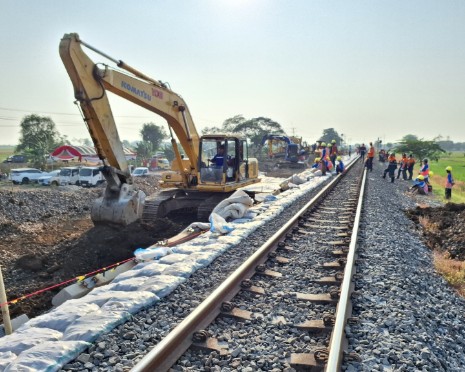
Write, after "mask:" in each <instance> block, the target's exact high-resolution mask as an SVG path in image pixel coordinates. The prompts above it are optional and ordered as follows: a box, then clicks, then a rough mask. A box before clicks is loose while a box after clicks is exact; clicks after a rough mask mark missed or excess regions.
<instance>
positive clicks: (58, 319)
mask: <svg viewBox="0 0 465 372" xmlns="http://www.w3.org/2000/svg"><path fill="white" fill-rule="evenodd" d="M98 309H99V307H98V306H97V305H95V304H86V303H83V304H81V305H79V307H77V306H76V305H73V304H72V305H69V304H68V302H65V303H64V304H62V305H61V306H59V307H57V308H55V309H52V310H51V311H50V312H48V313H46V314H42V315H40V316H37V317H35V318H33V319H31V320H29V321H28V322H27V323H26V324H24V325H23V326H22V327H21V328H20V329H22V328H31V327H39V328H49V329H54V330H55V331H59V332H64V331H65V329H66V328H67V327H68V326H69V325H70V324H71V323H73V322H74V321H75V320H77V319H79V318H80V317H81V316H84V315H86V314H89V313H93V312H95V311H97V310H98Z"/></svg>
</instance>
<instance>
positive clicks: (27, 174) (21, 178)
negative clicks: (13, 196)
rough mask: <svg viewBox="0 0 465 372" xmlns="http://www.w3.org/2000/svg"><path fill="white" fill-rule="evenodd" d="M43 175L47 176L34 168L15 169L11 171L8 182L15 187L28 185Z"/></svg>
mask: <svg viewBox="0 0 465 372" xmlns="http://www.w3.org/2000/svg"><path fill="white" fill-rule="evenodd" d="M44 175H47V173H46V172H42V171H41V170H39V169H36V168H17V169H12V170H11V172H10V180H11V181H13V183H14V184H15V185H17V184H28V183H29V182H37V181H38V180H39V178H40V177H42V176H44Z"/></svg>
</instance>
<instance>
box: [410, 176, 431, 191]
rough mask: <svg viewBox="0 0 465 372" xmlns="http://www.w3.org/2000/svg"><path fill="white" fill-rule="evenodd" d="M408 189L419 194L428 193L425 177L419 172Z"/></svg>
mask: <svg viewBox="0 0 465 372" xmlns="http://www.w3.org/2000/svg"><path fill="white" fill-rule="evenodd" d="M409 191H410V192H412V193H418V194H420V195H426V194H427V193H428V185H427V184H426V182H425V177H424V176H423V175H421V174H420V175H419V176H418V177H417V178H416V179H415V181H414V182H413V186H412V187H411V188H410V189H409Z"/></svg>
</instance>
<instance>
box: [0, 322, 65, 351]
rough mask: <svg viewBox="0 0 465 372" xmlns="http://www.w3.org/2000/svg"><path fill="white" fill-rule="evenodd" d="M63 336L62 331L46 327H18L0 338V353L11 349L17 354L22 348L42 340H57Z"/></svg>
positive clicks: (27, 347) (24, 348)
mask: <svg viewBox="0 0 465 372" xmlns="http://www.w3.org/2000/svg"><path fill="white" fill-rule="evenodd" d="M62 338H63V333H62V332H58V331H55V330H54V329H48V328H33V327H31V328H24V329H18V330H17V331H16V332H14V333H12V334H11V335H8V336H4V337H2V338H0V353H4V352H7V351H11V352H12V353H14V354H16V355H19V354H20V353H21V352H23V351H24V350H27V349H30V348H31V347H33V346H35V345H38V344H40V343H42V342H44V341H58V340H61V339H62Z"/></svg>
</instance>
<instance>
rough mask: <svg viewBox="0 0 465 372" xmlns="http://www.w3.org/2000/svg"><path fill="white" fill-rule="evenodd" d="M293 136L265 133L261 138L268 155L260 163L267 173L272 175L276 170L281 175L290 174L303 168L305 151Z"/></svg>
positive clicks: (304, 165) (304, 166)
mask: <svg viewBox="0 0 465 372" xmlns="http://www.w3.org/2000/svg"><path fill="white" fill-rule="evenodd" d="M293 139H295V137H288V136H285V135H281V134H266V135H264V136H263V138H262V142H261V144H262V146H263V145H265V143H266V144H267V146H268V157H267V160H266V161H261V162H260V165H261V166H262V167H263V170H264V171H265V172H268V174H269V175H272V174H273V175H274V172H275V171H276V170H281V172H276V173H277V174H281V175H282V176H288V175H292V174H294V173H295V172H296V170H299V169H302V170H303V169H305V168H306V167H307V163H306V162H305V161H303V160H302V158H304V159H305V157H306V155H307V152H306V151H305V150H304V149H303V148H302V146H301V145H300V144H299V143H297V142H294V141H293ZM288 173H289V174H288Z"/></svg>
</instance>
